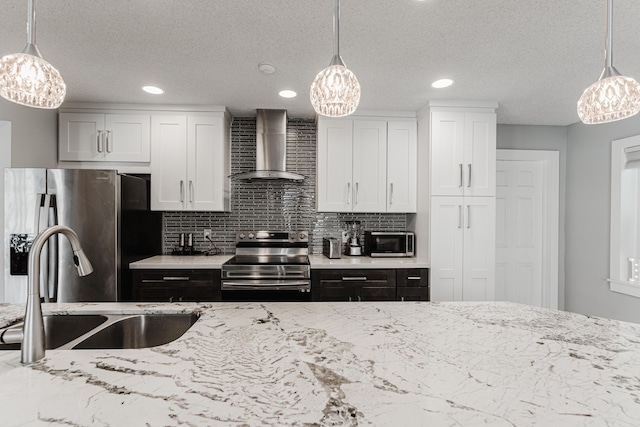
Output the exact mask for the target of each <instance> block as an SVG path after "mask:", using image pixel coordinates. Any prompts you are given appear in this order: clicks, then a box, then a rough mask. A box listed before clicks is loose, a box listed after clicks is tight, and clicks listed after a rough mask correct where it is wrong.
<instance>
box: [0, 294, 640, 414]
mask: <svg viewBox="0 0 640 427" xmlns="http://www.w3.org/2000/svg"><path fill="white" fill-rule="evenodd" d="M44 307H45V312H54V313H55V312H57V313H64V312H67V311H70V312H84V313H86V312H92V311H104V310H107V311H111V312H126V313H138V312H191V311H194V310H195V311H198V312H200V313H201V316H200V319H199V320H198V321H197V322H196V323H195V324H194V325H193V326H192V327H191V329H190V330H189V331H187V333H186V334H185V335H183V336H182V337H181V338H179V339H178V340H176V341H174V342H172V343H170V344H167V345H163V346H159V347H155V348H148V349H137V350H48V351H47V354H46V357H45V359H43V360H42V361H40V362H37V363H34V364H32V365H29V366H22V365H21V364H20V362H19V352H18V351H3V352H0V408H1V410H2V415H1V417H2V418H0V420H1V421H0V424H2V425H3V426H10V425H11V426H13V425H74V426H79V425H83V426H84V425H100V426H124V425H126V426H138V425H140V426H143V425H151V426H160V425H163V426H164V425H167V426H177V425H189V426H213V425H224V426H227V425H233V426H256V425H267V426H303V425H305V426H336V425H339V426H356V425H358V426H478V425H491V426H574V425H585V426H637V425H638V422H639V421H638V420H640V325H636V324H631V323H624V322H617V321H612V320H606V319H600V318H590V317H586V316H581V315H576V314H571V313H566V312H561V311H552V310H545V309H536V308H533V307H528V306H523V305H517V304H511V303H408V302H383V303H346V302H345V303H208V304H67V305H47V304H45V305H44ZM22 311H23V307H22V306H19V305H9V304H4V305H0V326H4V325H6V324H8V323H10V322H13V321H14V320H15V319H16V318H18V317H20V316H21V315H22Z"/></svg>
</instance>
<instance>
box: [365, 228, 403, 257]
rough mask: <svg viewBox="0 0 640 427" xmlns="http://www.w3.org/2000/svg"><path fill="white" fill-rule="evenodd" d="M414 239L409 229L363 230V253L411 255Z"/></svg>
mask: <svg viewBox="0 0 640 427" xmlns="http://www.w3.org/2000/svg"><path fill="white" fill-rule="evenodd" d="M415 240H416V236H415V234H414V233H413V232H411V231H365V232H364V253H365V254H367V255H369V256H370V257H387V258H392V257H413V256H415Z"/></svg>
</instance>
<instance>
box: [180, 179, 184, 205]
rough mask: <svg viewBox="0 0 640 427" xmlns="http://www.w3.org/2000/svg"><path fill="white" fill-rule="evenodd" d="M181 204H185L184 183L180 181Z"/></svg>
mask: <svg viewBox="0 0 640 427" xmlns="http://www.w3.org/2000/svg"><path fill="white" fill-rule="evenodd" d="M180 203H184V181H183V180H180Z"/></svg>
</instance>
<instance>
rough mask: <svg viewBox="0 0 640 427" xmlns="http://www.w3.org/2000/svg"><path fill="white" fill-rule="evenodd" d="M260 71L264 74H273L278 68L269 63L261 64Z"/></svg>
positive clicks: (259, 65)
mask: <svg viewBox="0 0 640 427" xmlns="http://www.w3.org/2000/svg"><path fill="white" fill-rule="evenodd" d="M258 70H260V71H262V72H263V73H264V74H273V73H275V72H276V67H274V66H273V65H271V64H269V63H267V62H261V63H259V64H258Z"/></svg>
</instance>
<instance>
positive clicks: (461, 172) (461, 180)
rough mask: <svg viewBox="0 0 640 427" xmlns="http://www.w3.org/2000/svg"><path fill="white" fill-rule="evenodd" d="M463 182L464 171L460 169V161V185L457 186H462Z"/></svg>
mask: <svg viewBox="0 0 640 427" xmlns="http://www.w3.org/2000/svg"><path fill="white" fill-rule="evenodd" d="M463 182H464V172H463V171H462V163H460V185H458V187H460V188H462V186H463V185H464V184H463Z"/></svg>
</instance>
